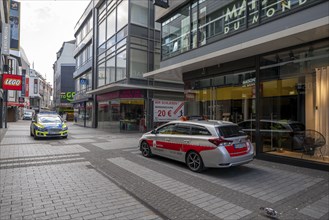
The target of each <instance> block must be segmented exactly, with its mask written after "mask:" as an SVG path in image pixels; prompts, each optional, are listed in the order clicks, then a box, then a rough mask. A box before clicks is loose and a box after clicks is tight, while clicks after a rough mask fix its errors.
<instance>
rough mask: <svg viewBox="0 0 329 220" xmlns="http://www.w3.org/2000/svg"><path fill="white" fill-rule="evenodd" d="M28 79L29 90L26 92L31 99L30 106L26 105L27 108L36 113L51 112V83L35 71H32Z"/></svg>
mask: <svg viewBox="0 0 329 220" xmlns="http://www.w3.org/2000/svg"><path fill="white" fill-rule="evenodd" d="M27 79H28V80H27V82H28V84H29V89H28V90H26V94H27V95H28V97H29V101H28V103H29V105H26V108H29V109H32V110H34V111H35V112H40V111H42V110H51V109H52V94H53V93H52V92H53V89H52V87H51V85H50V83H48V82H46V80H45V78H44V77H43V76H42V75H41V74H40V73H39V72H37V71H36V70H34V69H30V72H29V76H28V78H27Z"/></svg>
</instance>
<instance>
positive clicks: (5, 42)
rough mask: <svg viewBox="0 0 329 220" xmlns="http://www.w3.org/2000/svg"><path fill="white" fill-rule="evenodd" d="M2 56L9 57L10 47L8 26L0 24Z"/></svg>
mask: <svg viewBox="0 0 329 220" xmlns="http://www.w3.org/2000/svg"><path fill="white" fill-rule="evenodd" d="M2 28H3V30H2V42H1V44H2V54H3V55H9V47H10V27H9V24H7V23H4V22H2Z"/></svg>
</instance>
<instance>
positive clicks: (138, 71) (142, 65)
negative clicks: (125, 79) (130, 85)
mask: <svg viewBox="0 0 329 220" xmlns="http://www.w3.org/2000/svg"><path fill="white" fill-rule="evenodd" d="M146 72H147V51H142V50H135V49H131V50H130V77H133V78H143V73H146Z"/></svg>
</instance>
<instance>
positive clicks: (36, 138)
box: [33, 130, 38, 140]
mask: <svg viewBox="0 0 329 220" xmlns="http://www.w3.org/2000/svg"><path fill="white" fill-rule="evenodd" d="M33 136H34V140H38V137H37V136H36V135H35V130H34V135H33Z"/></svg>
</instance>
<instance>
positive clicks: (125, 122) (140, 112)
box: [120, 99, 144, 131]
mask: <svg viewBox="0 0 329 220" xmlns="http://www.w3.org/2000/svg"><path fill="white" fill-rule="evenodd" d="M120 113H121V117H120V130H124V131H138V130H140V127H139V126H140V123H141V120H143V117H144V99H122V100H120Z"/></svg>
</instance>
